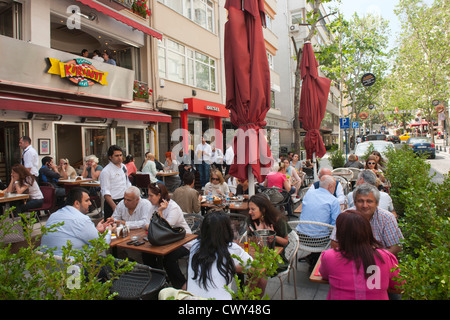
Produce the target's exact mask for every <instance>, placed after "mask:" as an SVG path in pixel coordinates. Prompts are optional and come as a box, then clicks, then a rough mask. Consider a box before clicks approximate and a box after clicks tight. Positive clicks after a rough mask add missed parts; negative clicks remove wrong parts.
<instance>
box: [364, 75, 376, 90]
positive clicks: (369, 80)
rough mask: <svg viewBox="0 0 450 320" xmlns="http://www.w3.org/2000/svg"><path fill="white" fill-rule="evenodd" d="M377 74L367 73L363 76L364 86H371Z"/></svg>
mask: <svg viewBox="0 0 450 320" xmlns="http://www.w3.org/2000/svg"><path fill="white" fill-rule="evenodd" d="M375 80H376V78H375V76H374V75H373V74H372V73H366V74H364V75H363V76H362V78H361V83H362V85H363V86H364V87H370V86H371V85H373V84H374V83H375Z"/></svg>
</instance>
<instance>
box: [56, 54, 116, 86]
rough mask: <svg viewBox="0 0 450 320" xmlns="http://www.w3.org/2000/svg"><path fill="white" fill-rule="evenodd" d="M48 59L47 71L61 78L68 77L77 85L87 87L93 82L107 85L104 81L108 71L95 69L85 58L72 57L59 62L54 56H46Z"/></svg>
mask: <svg viewBox="0 0 450 320" xmlns="http://www.w3.org/2000/svg"><path fill="white" fill-rule="evenodd" d="M48 60H49V62H50V68H49V69H48V71H47V73H50V74H56V75H59V76H61V78H68V79H69V80H70V81H71V82H73V83H74V84H76V85H78V86H81V87H89V86H91V85H93V84H94V82H97V83H100V84H101V85H104V86H106V85H108V82H106V76H107V75H108V72H103V71H99V70H97V69H96V68H95V67H94V66H93V65H92V63H91V62H90V61H88V60H86V59H81V58H80V59H73V60H70V61H67V62H61V61H60V60H58V59H54V58H48Z"/></svg>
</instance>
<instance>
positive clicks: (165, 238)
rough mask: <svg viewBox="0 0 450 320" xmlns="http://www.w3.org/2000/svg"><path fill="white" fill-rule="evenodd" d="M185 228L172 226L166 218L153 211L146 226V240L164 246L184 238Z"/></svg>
mask: <svg viewBox="0 0 450 320" xmlns="http://www.w3.org/2000/svg"><path fill="white" fill-rule="evenodd" d="M185 236H186V230H185V229H184V228H183V227H172V226H171V225H170V224H169V223H168V222H167V220H166V219H164V218H163V217H161V216H160V215H159V213H157V212H155V213H154V214H153V216H152V220H151V221H150V225H149V226H148V236H147V238H148V241H149V242H150V243H151V244H152V245H154V246H164V245H166V244H170V243H173V242H176V241H178V240H181V239H184V237H185Z"/></svg>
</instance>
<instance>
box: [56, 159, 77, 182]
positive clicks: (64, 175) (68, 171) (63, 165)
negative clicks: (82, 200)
mask: <svg viewBox="0 0 450 320" xmlns="http://www.w3.org/2000/svg"><path fill="white" fill-rule="evenodd" d="M58 173H59V175H60V176H61V179H75V178H76V177H77V172H76V171H75V168H74V167H72V166H71V165H70V163H69V159H64V158H62V159H59V166H58Z"/></svg>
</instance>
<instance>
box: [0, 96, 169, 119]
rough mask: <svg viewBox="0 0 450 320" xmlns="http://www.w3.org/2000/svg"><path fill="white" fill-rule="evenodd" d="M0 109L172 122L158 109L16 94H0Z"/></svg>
mask: <svg viewBox="0 0 450 320" xmlns="http://www.w3.org/2000/svg"><path fill="white" fill-rule="evenodd" d="M0 109H5V110H17V111H25V112H34V113H49V114H60V115H74V116H80V117H93V118H112V119H126V120H136V121H151V122H167V123H170V122H172V117H171V116H170V115H167V114H164V113H161V112H157V111H151V110H144V109H135V108H126V107H106V106H105V107H104V106H101V105H93V104H81V103H77V102H63V101H60V100H55V99H33V98H29V97H24V96H16V95H0Z"/></svg>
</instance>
